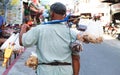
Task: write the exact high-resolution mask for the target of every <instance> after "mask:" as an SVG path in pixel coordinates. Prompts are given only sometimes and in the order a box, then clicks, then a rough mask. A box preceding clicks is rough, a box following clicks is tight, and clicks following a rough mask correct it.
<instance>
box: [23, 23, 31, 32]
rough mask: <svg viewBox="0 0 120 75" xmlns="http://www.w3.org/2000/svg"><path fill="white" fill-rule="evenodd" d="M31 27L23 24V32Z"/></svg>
mask: <svg viewBox="0 0 120 75" xmlns="http://www.w3.org/2000/svg"><path fill="white" fill-rule="evenodd" d="M29 29H30V26H29V25H28V24H23V25H22V26H21V31H22V32H27V31H28V30H29Z"/></svg>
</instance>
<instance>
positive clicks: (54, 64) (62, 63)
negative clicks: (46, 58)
mask: <svg viewBox="0 0 120 75" xmlns="http://www.w3.org/2000/svg"><path fill="white" fill-rule="evenodd" d="M38 65H52V66H58V65H71V63H67V62H51V63H38Z"/></svg>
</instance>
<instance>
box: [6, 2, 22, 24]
mask: <svg viewBox="0 0 120 75" xmlns="http://www.w3.org/2000/svg"><path fill="white" fill-rule="evenodd" d="M22 11H23V2H22V0H10V1H9V3H8V5H7V11H6V14H7V15H6V22H7V24H22V21H23V12H22Z"/></svg>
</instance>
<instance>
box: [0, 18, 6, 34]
mask: <svg viewBox="0 0 120 75" xmlns="http://www.w3.org/2000/svg"><path fill="white" fill-rule="evenodd" d="M4 23H5V18H4V17H2V16H0V27H1V26H2V25H3V24H4ZM0 32H2V30H1V29H0Z"/></svg>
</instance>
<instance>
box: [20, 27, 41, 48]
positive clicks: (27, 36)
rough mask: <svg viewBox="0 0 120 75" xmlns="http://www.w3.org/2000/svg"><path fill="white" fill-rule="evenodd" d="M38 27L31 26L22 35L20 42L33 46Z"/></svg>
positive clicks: (35, 42) (36, 37) (35, 41)
mask: <svg viewBox="0 0 120 75" xmlns="http://www.w3.org/2000/svg"><path fill="white" fill-rule="evenodd" d="M38 32H39V31H38V29H37V28H36V27H33V28H31V29H30V30H29V31H28V32H26V33H24V34H23V36H22V44H23V46H25V47H30V46H34V45H36V44H37V39H38Z"/></svg>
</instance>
